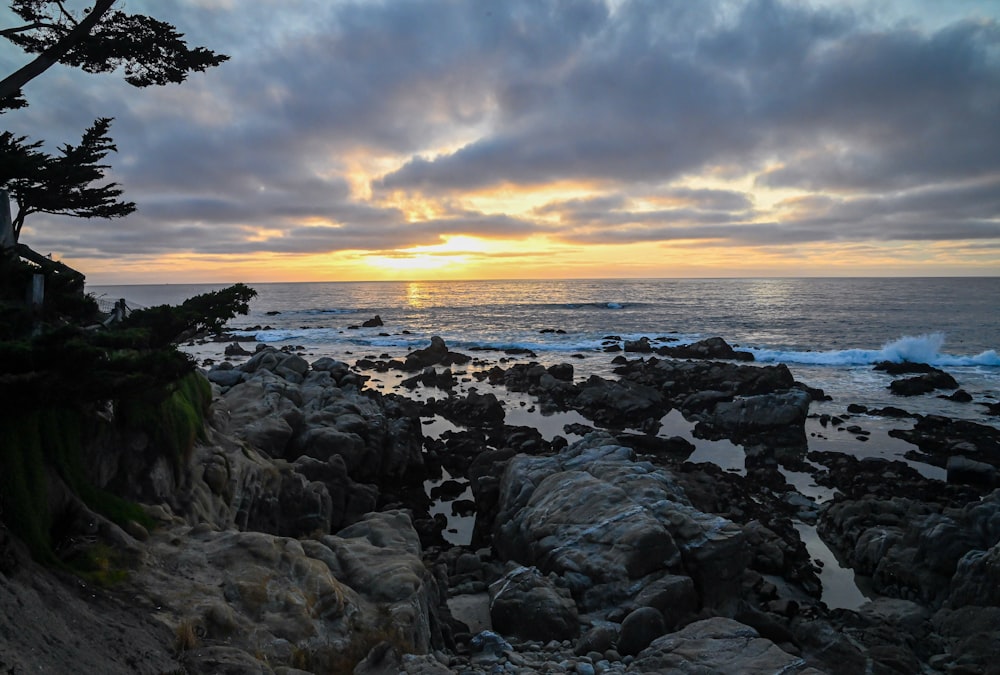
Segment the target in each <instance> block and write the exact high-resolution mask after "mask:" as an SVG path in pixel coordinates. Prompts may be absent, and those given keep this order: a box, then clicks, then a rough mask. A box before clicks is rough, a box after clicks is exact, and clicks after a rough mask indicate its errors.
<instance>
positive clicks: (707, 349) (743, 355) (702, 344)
mask: <svg viewBox="0 0 1000 675" xmlns="http://www.w3.org/2000/svg"><path fill="white" fill-rule="evenodd" d="M656 353H657V354H660V355H661V356H670V357H672V358H675V359H728V360H732V361H753V360H754V358H753V354H751V353H750V352H738V351H736V350H734V349H733V348H732V347H730V346H729V343H727V342H726V341H725V340H723V339H722V338H720V337H711V338H708V339H706V340H699V341H698V342H693V343H691V344H689V345H680V346H678V347H660V348H659V349H657V350H656Z"/></svg>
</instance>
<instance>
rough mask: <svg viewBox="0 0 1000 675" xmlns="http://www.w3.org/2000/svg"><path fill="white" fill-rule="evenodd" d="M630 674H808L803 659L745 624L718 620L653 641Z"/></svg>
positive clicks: (729, 620) (697, 624)
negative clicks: (784, 649)
mask: <svg viewBox="0 0 1000 675" xmlns="http://www.w3.org/2000/svg"><path fill="white" fill-rule="evenodd" d="M626 672H629V673H668V672H670V673H672V672H677V673H806V672H813V673H815V672H816V671H813V670H811V669H807V667H806V663H805V661H804V660H803V659H801V658H799V657H797V656H792V655H791V654H788V653H787V652H784V651H782V650H781V649H780V648H779V647H778V646H777V645H776V644H774V643H773V642H771V641H770V640H767V639H765V638H762V637H760V636H759V635H758V634H757V631H755V630H754V629H753V628H751V627H749V626H746V625H744V624H741V623H738V622H736V621H733V620H732V619H725V618H722V617H715V618H712V619H705V620H703V621H696V622H695V623H692V624H690V625H688V626H686V627H685V628H684V629H682V630H680V631H678V632H676V633H669V634H667V635H664V636H662V637H660V638H657V639H656V640H654V641H653V643H652V644H651V645H649V647H648V648H647V649H645V650H643V651H642V652H641V653H640V654H639V655H638V656H637V657H636V658H635V660H634V661H633V662H632V663H631V664H630V665H629V667H628V668H627V670H626Z"/></svg>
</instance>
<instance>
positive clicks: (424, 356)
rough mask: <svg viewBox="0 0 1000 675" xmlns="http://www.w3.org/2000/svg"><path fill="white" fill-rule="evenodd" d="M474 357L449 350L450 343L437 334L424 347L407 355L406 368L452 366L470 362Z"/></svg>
mask: <svg viewBox="0 0 1000 675" xmlns="http://www.w3.org/2000/svg"><path fill="white" fill-rule="evenodd" d="M471 360H472V358H471V357H469V356H466V355H465V354H459V353H457V352H450V351H448V345H446V344H445V342H444V340H443V339H441V338H440V337H438V336H437V335H435V336H433V337H432V338H431V343H430V345H428V346H427V347H425V348H423V349H417V350H415V351H412V352H410V353H409V354H407V355H406V361H405V363H404V364H403V369H404V370H409V371H417V370H423V369H424V368H427V367H428V366H434V365H442V366H451V365H456V364H463V363H468V362H469V361H471Z"/></svg>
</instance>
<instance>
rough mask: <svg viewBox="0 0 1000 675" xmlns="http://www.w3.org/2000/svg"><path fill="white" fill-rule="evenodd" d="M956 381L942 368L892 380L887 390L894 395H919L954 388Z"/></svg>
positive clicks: (956, 386)
mask: <svg viewBox="0 0 1000 675" xmlns="http://www.w3.org/2000/svg"><path fill="white" fill-rule="evenodd" d="M956 388H958V382H957V381H956V380H955V378H954V377H952V376H951V375H949V374H948V373H946V372H944V371H943V370H937V369H935V370H934V371H933V372H929V373H924V374H922V375H917V376H915V377H906V378H903V379H901V380H894V381H893V382H892V383H890V384H889V391H891V392H892V393H893V394H895V395H896V396H919V395H920V394H928V393H930V392H932V391H934V390H935V389H956Z"/></svg>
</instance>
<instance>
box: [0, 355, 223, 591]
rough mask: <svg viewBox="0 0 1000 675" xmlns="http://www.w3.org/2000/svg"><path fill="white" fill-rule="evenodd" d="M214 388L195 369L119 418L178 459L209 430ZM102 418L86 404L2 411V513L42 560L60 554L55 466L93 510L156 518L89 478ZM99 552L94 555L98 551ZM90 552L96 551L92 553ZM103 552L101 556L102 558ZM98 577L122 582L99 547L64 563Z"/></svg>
mask: <svg viewBox="0 0 1000 675" xmlns="http://www.w3.org/2000/svg"><path fill="white" fill-rule="evenodd" d="M211 400H212V390H211V387H210V386H209V384H208V381H207V380H205V378H203V377H202V376H200V375H198V374H197V373H189V374H188V375H187V376H185V377H183V378H181V379H180V380H178V381H176V382H174V383H172V384H171V385H169V386H161V387H160V388H159V389H158V390H157V391H156V392H154V393H149V394H147V395H146V396H143V397H130V398H128V399H127V400H125V401H121V402H119V404H118V409H119V410H120V411H121V417H120V419H119V423H120V424H121V425H122V426H123V427H126V428H129V429H133V430H141V431H144V432H146V433H147V434H149V435H150V437H151V438H152V439H153V441H154V443H156V444H157V445H158V446H159V447H160V448H161V450H162V451H163V452H167V453H170V455H171V457H172V458H173V459H174V460H175V462H177V463H179V462H181V461H182V460H184V459H186V457H187V456H188V454H189V453H190V451H191V448H192V447H193V444H194V441H195V440H196V439H197V438H198V437H199V435H200V434H202V433H203V430H204V417H205V414H206V412H207V411H208V408H209V405H210V404H211ZM96 420H97V418H96V417H95V416H94V415H93V414H90V413H88V412H87V411H86V410H85V409H81V408H79V407H69V406H50V407H44V408H41V407H40V408H36V409H33V410H29V411H13V410H9V409H4V411H3V413H2V414H0V516H2V517H3V520H4V522H5V523H6V524H7V526H8V527H9V528H10V529H11V530H12V531H13V532H14V533H15V534H17V535H18V536H19V537H20V538H21V539H23V540H24V541H25V543H26V544H27V545H28V547H29V549H30V550H31V552H32V555H33V556H34V557H35V558H36V559H37V560H39V561H41V562H46V563H57V562H60V561H58V560H57V558H56V556H55V554H54V553H53V548H52V547H53V541H52V530H53V525H54V523H53V514H52V513H51V512H50V510H49V493H48V476H49V473H50V472H54V473H56V474H58V475H59V477H60V478H62V480H63V482H65V484H66V485H67V486H68V487H69V488H70V490H72V491H73V492H74V493H75V494H76V495H77V496H79V497H80V499H81V500H83V502H84V503H85V504H86V505H87V506H88V507H89V508H91V509H93V510H94V511H96V512H97V513H100V514H101V515H103V516H105V517H106V518H108V519H109V520H111V521H113V522H115V523H117V524H118V525H125V523H127V522H128V521H130V520H132V521H135V522H137V523H139V524H141V525H143V526H144V527H147V528H150V527H152V526H153V525H154V522H153V521H152V520H151V519H150V518H149V517H148V516H147V515H146V513H145V512H144V511H143V510H142V508H140V507H139V506H138V505H137V504H134V503H132V502H130V501H128V500H126V499H123V498H121V497H119V496H118V495H115V494H112V493H110V492H108V491H107V490H103V489H101V488H98V487H97V486H95V485H94V484H93V482H92V481H91V480H90V478H89V477H88V471H87V466H86V465H85V463H84V459H83V446H84V444H85V443H86V442H88V440H91V439H94V438H95V437H96V436H97V435H98V432H97V428H96V425H98V424H100V423H99V422H97V421H96ZM91 553H93V554H94V556H91V555H90V554H91ZM88 556H89V557H88ZM95 556H96V557H95ZM63 562H66V563H68V564H69V565H70V566H71V567H73V568H74V569H76V570H77V571H80V572H84V573H87V574H92V575H93V576H94V578H93V580H95V581H102V582H103V581H107V582H111V581H114V580H115V579H116V578H117V577H116V575H117V572H115V571H114V570H115V565H111V564H110V563H109V556H107V555H103V554H100V552H99V551H97V550H96V549H95V550H94V551H91V552H89V553H87V554H85V555H83V556H78V557H76V558H74V559H73V560H69V561H63Z"/></svg>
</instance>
